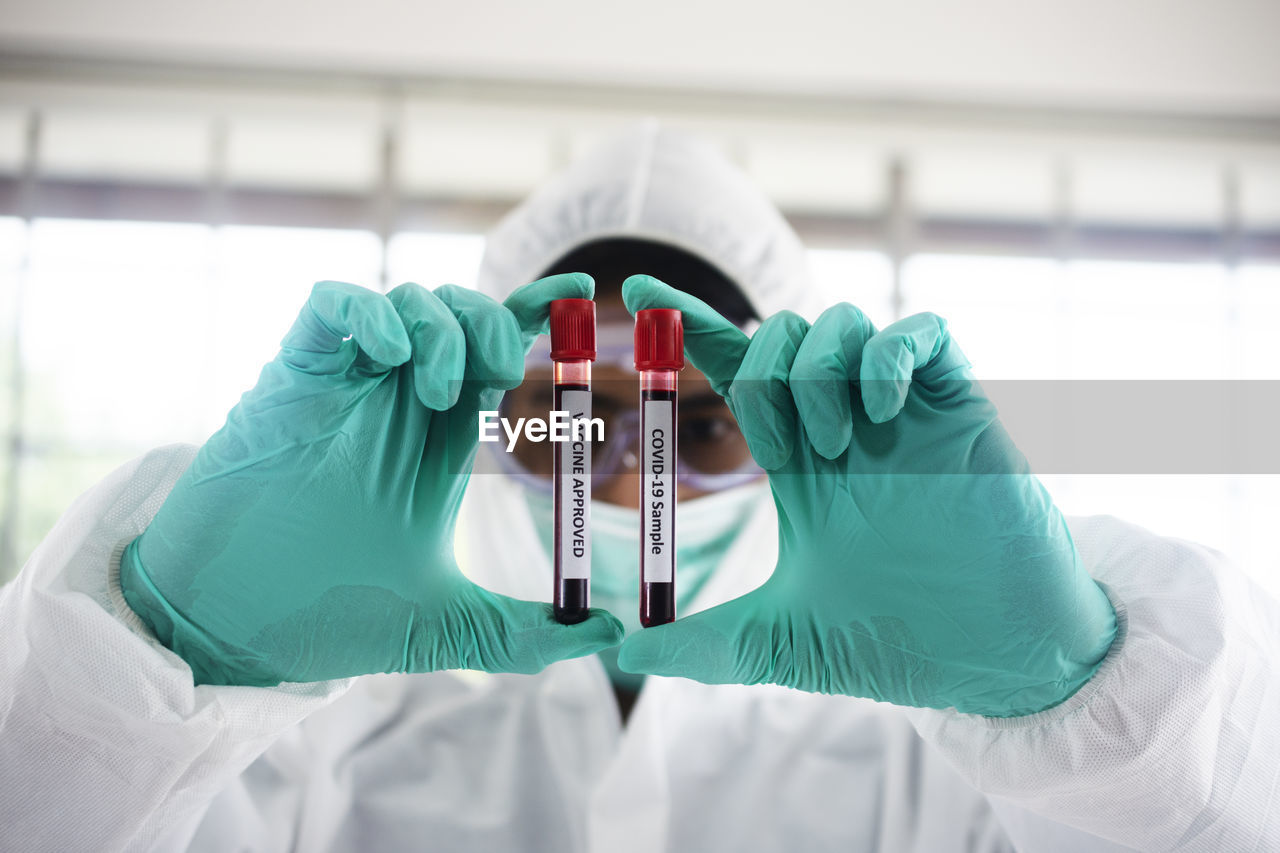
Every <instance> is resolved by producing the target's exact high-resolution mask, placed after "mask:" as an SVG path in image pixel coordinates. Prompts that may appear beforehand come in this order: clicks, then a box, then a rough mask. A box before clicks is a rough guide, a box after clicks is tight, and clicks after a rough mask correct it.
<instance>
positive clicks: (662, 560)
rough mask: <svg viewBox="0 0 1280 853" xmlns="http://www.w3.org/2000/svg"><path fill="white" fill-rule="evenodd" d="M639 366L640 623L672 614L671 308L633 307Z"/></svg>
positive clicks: (680, 345)
mask: <svg viewBox="0 0 1280 853" xmlns="http://www.w3.org/2000/svg"><path fill="white" fill-rule="evenodd" d="M635 346H636V370H638V371H640V441H641V442H642V445H641V452H640V457H641V469H640V624H641V625H643V626H644V627H646V628H649V627H652V626H654V625H662V624H665V623H667V622H674V621H675V618H676V373H677V372H678V371H679V370H680V369H681V368H683V367H684V326H683V325H682V323H681V320H680V312H679V311H677V310H675V309H673V308H650V309H646V310H643V311H637V312H636V341H635Z"/></svg>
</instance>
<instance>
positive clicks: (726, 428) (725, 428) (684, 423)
mask: <svg viewBox="0 0 1280 853" xmlns="http://www.w3.org/2000/svg"><path fill="white" fill-rule="evenodd" d="M736 431H737V424H735V423H734V422H733V419H732V418H731V417H721V416H715V415H700V416H697V417H691V418H681V419H680V430H679V437H680V440H681V441H683V442H689V443H694V444H702V443H714V442H718V441H722V440H724V439H726V438H729V437H730V436H732V435H733V434H734V433H735V432H736Z"/></svg>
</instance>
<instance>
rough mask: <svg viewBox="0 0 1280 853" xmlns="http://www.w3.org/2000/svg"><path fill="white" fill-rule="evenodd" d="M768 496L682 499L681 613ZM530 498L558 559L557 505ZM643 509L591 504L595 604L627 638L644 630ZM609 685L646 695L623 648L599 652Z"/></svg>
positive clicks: (539, 495) (729, 492) (743, 493)
mask: <svg viewBox="0 0 1280 853" xmlns="http://www.w3.org/2000/svg"><path fill="white" fill-rule="evenodd" d="M768 492H769V487H768V482H767V481H766V480H765V479H764V478H760V479H759V480H757V481H756V482H753V483H747V484H746V485H742V486H737V487H735V488H732V489H726V490H724V491H722V492H717V493H715V494H711V495H704V496H703V497H700V498H695V499H692V500H687V501H683V502H681V503H680V504H679V510H678V515H677V517H676V518H677V520H676V611H677V613H679V612H681V611H682V610H683V609H684V608H685V607H687V606H688V605H689V603H690V602H692V601H693V599H694V598H696V597H697V595H698V593H699V592H701V591H702V589H703V588H704V587H705V586H706V583H707V580H708V579H709V578H710V577H711V576H712V575H713V574H714V573H715V571H716V569H717V568H718V567H719V566H720V563H721V561H722V560H723V559H724V555H725V553H726V552H727V551H728V550H729V546H730V545H731V544H733V541H734V540H735V539H736V538H737V537H738V535H739V534H740V533H741V532H742V529H743V526H744V525H745V524H746V521H747V519H748V518H749V517H750V515H751V512H752V510H754V509H755V506H756V504H757V502H759V501H760V500H761V499H763V498H764V496H765V495H767V494H768ZM524 494H525V501H526V503H527V504H528V506H529V512H530V514H531V515H532V517H533V523H534V527H535V528H536V529H537V531H538V540H539V541H540V542H541V543H542V549H543V551H544V552H545V553H546V554H547V558H548V559H551V554H552V547H553V540H552V537H553V533H552V528H553V520H554V517H555V516H554V513H553V509H554V505H553V503H552V500H551V496H550V495H548V494H546V493H544V492H542V491H540V490H537V489H530V488H526V489H524ZM639 563H640V512H639V510H635V509H629V508H626V507H620V506H618V505H616V504H611V503H606V502H604V501H592V503H591V606H592V607H602V608H604V609H605V610H608V611H609V612H610V613H612V614H613V615H614V616H617V617H618V618H619V619H620V620H622V625H623V627H624V628H626V632H627V634H628V635H630V634H632V633H634V632H636V631H639V630H641V626H640V567H639ZM600 659H601V662H602V663H604V665H605V669H606V670H607V671H608V673H609V680H610V681H612V682H613V683H614V685H615V686H617V687H622V688H625V689H628V690H639V689H640V686H641V684H642V683H643V681H644V676H642V675H634V674H632V673H629V672H623V671H622V670H620V669H618V650H617V649H616V648H613V649H606V650H605V651H603V652H601V653H600Z"/></svg>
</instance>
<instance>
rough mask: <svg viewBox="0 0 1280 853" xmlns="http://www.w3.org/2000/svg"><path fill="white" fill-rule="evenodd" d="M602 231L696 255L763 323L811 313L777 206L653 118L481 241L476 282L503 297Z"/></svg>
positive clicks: (799, 252) (801, 258)
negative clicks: (787, 313) (784, 314)
mask: <svg viewBox="0 0 1280 853" xmlns="http://www.w3.org/2000/svg"><path fill="white" fill-rule="evenodd" d="M608 237H632V238H637V239H647V240H653V241H654V242H657V243H663V244H666V245H669V246H673V247H676V248H679V249H682V250H684V251H686V252H689V253H690V254H692V255H695V256H697V257H699V258H701V259H702V260H704V261H706V262H707V263H709V264H711V265H712V266H714V267H716V268H717V269H719V270H720V271H721V272H722V273H724V274H725V275H726V276H727V277H728V278H729V280H730V281H733V282H735V283H736V284H737V285H738V287H739V288H740V289H741V290H742V293H743V295H744V296H745V297H746V298H747V301H748V302H749V303H750V304H751V306H752V307H753V308H755V310H756V314H757V315H758V316H759V317H760V318H761V319H763V318H765V317H767V316H769V315H770V314H774V313H777V312H778V311H780V310H782V309H784V308H789V309H791V310H793V311H796V312H798V313H800V314H802V315H804V316H806V317H810V318H812V316H813V315H814V314H815V313H816V309H818V308H820V306H819V305H818V301H819V299H818V294H817V292H816V291H815V289H814V287H813V286H812V283H811V281H810V278H809V270H808V264H807V262H806V259H805V254H804V249H803V247H802V246H801V245H800V240H799V239H798V238H797V237H796V235H795V232H794V231H792V230H791V227H790V226H789V225H787V223H786V220H784V219H783V218H782V215H781V214H780V213H779V212H778V210H777V208H775V207H774V206H773V204H772V203H771V202H770V201H769V200H768V199H767V198H765V196H764V194H763V193H762V192H761V191H760V190H759V189H758V188H757V187H756V186H755V185H754V184H753V183H752V182H751V180H750V179H749V178H748V177H747V176H746V175H744V174H743V173H742V172H740V171H739V170H738V169H737V168H736V167H734V166H733V165H732V164H731V163H730V162H729V161H728V160H727V159H726V158H725V157H724V156H723V155H722V154H720V153H719V152H718V151H717V150H716V149H714V148H713V147H711V146H710V145H708V144H706V143H704V142H702V141H700V140H697V139H695V138H693V137H690V136H688V135H686V134H683V133H680V132H678V131H675V130H672V129H670V128H667V127H664V126H662V125H660V124H658V123H657V122H654V121H649V122H645V123H643V124H640V125H637V126H635V127H632V128H630V129H628V130H626V131H625V132H623V133H620V134H618V135H617V136H615V137H613V138H611V139H609V140H607V141H605V142H603V143H602V144H600V145H599V146H597V147H596V148H595V149H593V150H592V151H590V152H589V153H588V154H587V155H585V156H584V157H582V158H581V159H579V160H577V161H576V162H574V163H573V164H572V165H571V166H570V167H569V168H568V169H567V170H565V171H564V172H562V173H561V174H559V175H558V176H556V177H554V178H552V179H551V180H550V181H548V182H547V183H545V184H544V185H543V186H542V187H540V188H539V189H538V190H537V191H536V192H535V193H534V194H533V195H532V196H530V197H529V198H528V199H527V200H526V201H525V202H524V203H523V204H521V205H520V206H519V207H517V208H516V209H515V210H514V211H512V212H511V213H510V214H509V215H508V216H507V217H506V218H505V219H503V220H502V222H501V223H500V224H499V225H498V227H497V228H496V229H494V231H493V232H492V233H491V234H490V235H489V239H488V242H487V243H486V245H485V252H484V260H483V262H482V263H481V267H480V276H479V288H480V290H481V292H483V293H486V294H488V295H489V296H492V297H494V298H496V299H499V300H501V299H503V298H505V297H506V296H507V295H508V294H509V293H510V292H511V291H513V290H515V289H516V288H517V287H519V286H520V285H522V284H525V283H527V282H530V281H532V280H534V279H535V278H537V277H538V276H540V275H541V274H542V273H543V272H544V271H545V270H546V269H547V268H548V267H550V266H551V265H552V264H553V263H555V262H556V261H557V260H559V259H560V258H562V257H564V256H565V255H566V254H567V253H569V252H570V251H572V250H574V249H576V248H578V247H580V246H582V245H584V244H586V243H590V242H593V241H595V240H599V239H604V238H608ZM669 283H670V284H672V285H673V286H676V287H679V283H678V282H669Z"/></svg>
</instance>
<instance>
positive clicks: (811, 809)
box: [0, 126, 1280, 853]
mask: <svg viewBox="0 0 1280 853" xmlns="http://www.w3.org/2000/svg"><path fill="white" fill-rule="evenodd" d="M623 234H625V235H632V236H645V237H650V238H653V239H660V240H664V241H667V242H670V243H673V244H676V245H681V246H683V247H685V248H688V249H691V250H695V251H697V253H698V254H700V255H702V256H703V257H704V258H706V259H708V260H710V261H711V262H713V263H716V264H717V265H719V266H720V267H721V268H722V269H723V270H725V271H726V272H727V273H728V274H729V275H730V276H731V277H732V278H734V279H735V280H736V281H739V282H741V283H742V286H743V289H744V292H746V293H747V295H748V297H749V298H750V299H751V300H752V302H753V303H754V304H755V305H756V307H757V309H758V310H759V311H760V312H761V314H762V315H766V314H769V313H772V312H774V311H776V310H778V309H780V308H782V307H800V308H802V309H803V308H804V306H802V305H798V304H796V299H797V293H798V291H797V289H796V288H797V287H798V286H802V285H803V279H802V276H801V274H800V272H799V271H800V270H801V269H802V268H803V260H802V257H801V253H800V249H799V245H798V244H797V243H796V241H795V239H794V237H793V235H791V234H790V232H789V231H787V229H786V227H785V225H784V224H783V223H782V221H781V219H780V217H778V216H777V214H776V213H774V212H773V211H772V210H771V209H770V208H769V207H768V205H767V204H765V203H764V201H763V200H762V199H761V198H760V197H759V196H758V195H756V194H754V192H753V191H752V190H750V189H749V187H748V186H747V184H746V183H745V180H744V179H743V178H742V177H741V176H739V175H738V174H737V173H735V172H734V171H733V170H732V169H731V168H730V167H729V166H728V165H727V164H726V163H724V162H722V161H721V160H720V159H719V158H718V157H717V156H716V155H714V154H713V153H712V152H711V151H710V150H709V149H705V148H703V147H701V146H699V145H697V144H695V143H693V142H690V141H688V140H684V139H682V138H680V137H679V136H677V135H675V134H672V133H670V132H667V131H664V130H660V129H657V128H656V127H654V126H646V127H644V128H642V129H640V130H639V131H637V132H634V133H630V134H627V135H625V136H624V137H622V138H620V139H618V140H616V141H615V142H613V143H611V144H609V145H607V146H605V147H604V148H602V149H600V150H599V151H598V152H597V154H596V155H595V156H594V157H593V158H591V159H589V160H587V161H585V162H583V163H581V164H579V165H578V166H576V167H575V168H573V169H571V170H570V171H569V172H568V173H567V174H566V175H564V176H562V177H561V178H559V179H558V180H556V181H554V182H553V183H552V184H550V185H548V186H547V187H546V188H544V190H543V191H541V192H540V193H538V194H536V195H535V196H534V197H533V198H532V199H531V200H530V201H529V202H527V203H526V204H525V205H523V206H522V207H521V208H520V209H519V210H517V211H516V212H515V213H514V214H513V215H512V217H510V218H509V219H508V220H507V221H506V222H505V223H504V224H503V225H502V226H501V227H499V229H498V230H497V232H496V234H495V235H494V237H493V240H492V243H491V245H490V247H489V249H488V256H487V260H486V265H485V270H484V274H483V280H482V286H484V287H485V288H486V289H488V290H489V291H490V292H492V293H495V294H496V293H498V292H499V291H500V290H504V289H509V288H510V287H512V286H514V285H515V284H517V283H520V282H523V281H525V280H528V279H530V278H532V277H534V276H536V275H537V274H538V273H539V272H541V270H542V269H543V268H545V266H546V265H547V264H549V263H551V262H552V261H553V260H555V259H556V258H558V257H559V256H561V255H562V254H564V252H565V251H567V250H568V249H570V248H572V247H573V246H575V245H579V244H581V243H582V242H584V241H586V240H588V239H592V238H594V237H599V236H607V235H623ZM803 313H808V312H807V311H805V312H803ZM193 455H194V448H190V447H169V448H162V449H160V450H157V451H155V452H152V453H150V454H148V455H146V456H144V457H142V458H140V459H138V460H135V461H134V462H131V463H129V464H128V465H125V466H124V467H122V468H121V469H119V470H118V471H116V472H115V473H113V474H112V475H111V476H109V477H108V478H107V479H106V480H105V481H103V482H102V483H101V484H99V485H98V486H96V487H94V488H93V489H92V490H90V491H89V492H88V493H86V494H85V495H84V496H82V497H81V498H80V499H79V500H78V501H76V503H75V504H73V505H72V507H71V508H70V509H69V510H68V512H67V513H66V515H64V516H63V518H62V519H61V520H60V521H59V522H58V524H57V526H56V527H55V528H54V530H53V531H52V532H51V533H50V534H49V536H48V538H47V539H46V540H45V541H44V543H43V544H42V545H41V546H40V547H39V548H38V549H37V550H36V552H35V553H34V554H33V555H32V556H31V559H30V561H29V562H28V564H27V565H26V567H25V568H24V569H23V571H22V573H21V574H20V575H19V577H18V578H17V579H16V580H15V581H13V582H12V583H10V584H9V585H8V586H6V587H5V588H4V589H3V591H0V631H2V632H3V634H2V636H0V849H3V850H22V851H33V850H59V851H70V850H94V851H103V850H116V849H130V850H152V849H160V850H179V849H194V850H210V851H225V850H255V851H257V850H263V851H268V850H285V849H299V850H361V851H367V850H409V849H413V850H486V851H487V850H521V849H536V850H553V849H554V850H566V851H574V850H594V851H630V850H634V851H643V852H644V853H654V851H659V850H689V851H716V850H734V851H741V850H788V851H790V850H805V851H814V850H846V851H920V853H926V851H927V853H948V851H994V850H1008V849H1014V848H1016V849H1018V850H1023V851H1029V853H1036V852H1037V851H1040V853H1043V852H1044V851H1081V850H1117V849H1126V846H1128V847H1135V848H1140V849H1151V850H1157V849H1158V850H1203V851H1211V850H1212V851H1253V850H1259V851H1260V850H1280V813H1277V812H1276V801H1277V798H1278V797H1280V794H1278V791H1280V786H1278V785H1277V778H1278V774H1280V725H1277V721H1280V675H1278V673H1277V661H1280V649H1278V648H1277V646H1278V645H1280V624H1277V623H1278V622H1280V620H1278V619H1277V613H1278V612H1280V611H1278V609H1277V606H1276V604H1275V603H1274V602H1273V601H1271V600H1270V599H1269V598H1267V597H1266V596H1265V595H1264V594H1263V593H1261V592H1260V591H1258V590H1257V589H1256V588H1255V587H1254V586H1252V585H1251V584H1250V583H1249V582H1248V581H1247V580H1246V579H1245V578H1244V577H1243V576H1242V575H1241V574H1239V573H1237V572H1236V571H1234V570H1233V569H1232V568H1231V567H1229V566H1227V565H1225V564H1224V560H1223V558H1222V557H1221V556H1220V555H1218V554H1215V553H1213V552H1211V551H1208V550H1205V549H1203V548H1200V547H1197V546H1195V545H1191V544H1188V543H1185V542H1180V541H1176V540H1171V539H1164V538H1160V537H1157V536H1154V535H1152V534H1149V533H1147V532H1145V531H1143V530H1140V529H1138V528H1135V527H1132V526H1129V525H1127V524H1124V523H1122V522H1120V521H1117V520H1114V519H1110V518H1093V519H1074V520H1072V521H1071V531H1072V534H1073V536H1074V537H1075V541H1076V543H1077V546H1078V547H1079V549H1080V553H1081V556H1082V557H1083V560H1084V563H1085V565H1086V566H1087V567H1088V568H1089V570H1090V571H1091V573H1092V574H1093V576H1094V577H1095V578H1097V579H1098V580H1099V581H1100V582H1101V583H1102V584H1103V585H1104V587H1105V589H1106V590H1107V593H1108V594H1109V595H1110V597H1111V599H1112V601H1113V603H1114V604H1115V605H1116V609H1117V612H1118V616H1119V624H1120V629H1121V630H1120V636H1119V638H1118V639H1117V641H1116V643H1115V645H1114V646H1113V648H1112V650H1111V652H1110V654H1109V655H1108V657H1107V659H1106V660H1105V662H1104V663H1103V665H1102V667H1101V669H1100V670H1099V671H1098V673H1097V674H1096V675H1095V677H1094V678H1093V679H1092V680H1091V681H1090V682H1089V683H1088V684H1087V685H1086V686H1085V687H1084V688H1083V689H1082V690H1081V691H1080V692H1078V693H1077V694H1076V695H1075V696H1073V697H1072V698H1071V699H1069V700H1068V701H1067V702H1066V703H1064V704H1062V705H1060V706H1058V707H1056V708H1052V709H1050V710H1048V711H1044V712H1042V713H1039V714H1036V715H1033V716H1029V717H1022V718H1016V719H987V718H981V717H974V716H966V715H961V714H956V713H952V712H944V711H931V710H908V711H904V710H902V709H900V708H896V707H893V706H890V705H885V704H877V703H875V702H871V701H866V700H860V699H854V698H849V697H843V696H821V695H812V694H806V693H802V692H799V691H795V690H790V689H784V688H777V687H771V686H757V687H743V686H707V685H702V684H698V683H695V682H692V681H687V680H684V679H663V678H650V679H649V680H648V683H647V685H646V686H645V688H644V691H643V693H642V694H641V698H640V700H639V702H638V704H637V705H636V708H635V710H634V712H633V715H632V717H631V720H630V723H629V725H628V726H627V727H626V728H625V729H623V728H622V727H621V726H620V723H619V719H618V715H617V712H616V710H615V705H614V702H613V697H612V693H611V689H610V685H609V683H608V681H607V679H606V677H605V674H604V671H603V669H602V667H601V665H600V663H599V662H598V660H597V659H596V658H594V657H593V658H585V659H581V660H571V661H565V662H562V663H559V664H555V665H553V666H551V667H549V668H548V669H547V670H545V671H544V672H543V673H541V674H539V675H536V676H522V675H483V674H476V673H457V672H440V673H432V674H427V675H413V676H404V675H379V676H366V677H362V678H355V679H347V680H343V681H335V682H326V683H320V684H304V685H282V686H280V687H277V688H272V689H263V688H250V687H214V686H200V687H193V685H192V678H191V672H190V670H189V668H188V667H187V666H186V665H185V664H184V663H183V661H182V660H181V659H179V658H178V657H177V656H175V655H174V654H172V653H171V652H169V651H168V650H166V649H165V648H163V647H162V646H160V645H159V644H158V643H157V642H156V641H155V639H154V638H153V637H151V636H150V635H149V632H148V631H147V630H146V629H145V628H144V627H143V626H142V624H141V622H140V621H139V620H138V619H137V618H136V617H135V616H134V615H133V614H132V612H131V611H130V610H129V609H128V607H127V606H126V605H125V604H124V602H123V599H122V597H121V594H120V591H119V583H118V559H119V554H120V551H121V550H122V549H123V546H124V545H125V544H126V543H128V542H129V541H130V540H132V539H133V538H134V537H135V536H137V535H138V534H139V533H140V532H141V531H142V530H143V529H144V528H145V527H146V525H147V523H148V521H149V520H150V519H151V517H152V516H153V515H154V514H155V512H156V510H157V508H158V507H159V506H160V504H161V503H162V502H163V500H164V498H165V496H166V495H167V494H168V492H169V490H170V489H171V487H172V486H173V483H174V482H175V480H176V479H177V477H178V475H179V474H180V473H181V472H182V470H183V469H184V468H185V467H186V466H187V465H188V464H189V463H190V461H191V459H192V457H193ZM481 459H482V462H483V459H484V457H483V454H482V457H481ZM468 499H469V504H468V509H467V518H468V521H467V524H468V526H469V529H470V531H471V533H472V535H471V536H470V542H469V545H468V547H467V548H466V549H465V558H466V563H467V567H468V570H469V571H470V572H471V574H472V575H473V576H474V577H475V578H476V579H477V580H479V581H481V582H482V583H485V584H486V585H488V586H490V587H491V588H494V589H496V590H500V591H502V592H506V593H509V594H514V595H519V596H521V597H525V598H530V599H535V600H540V599H545V598H546V596H547V592H548V590H549V588H550V575H551V570H550V567H549V565H548V563H547V560H546V558H545V556H544V555H543V553H542V551H541V548H540V547H539V545H538V539H537V536H536V533H535V531H534V529H533V524H532V522H531V520H530V518H529V513H528V509H527V504H526V502H525V501H524V500H523V498H522V495H521V493H520V487H519V486H518V485H516V484H515V483H513V482H511V481H509V480H507V479H505V478H503V477H502V476H500V475H497V474H492V473H484V472H483V471H479V470H478V472H477V475H476V476H475V477H474V478H473V482H472V486H471V489H470V491H469V493H468ZM775 554H776V528H775V519H774V516H773V507H772V504H771V502H770V501H768V500H767V499H765V500H762V501H761V502H760V503H759V506H758V509H757V510H756V511H755V515H754V517H753V518H752V520H751V522H750V523H748V524H747V525H745V527H744V529H743V532H742V534H741V535H740V537H739V538H738V539H737V540H736V542H735V543H734V544H733V545H732V546H731V547H730V549H729V551H728V553H726V555H725V557H724V562H723V568H722V570H719V571H717V572H716V574H715V575H714V576H713V577H712V578H711V580H709V581H708V583H707V586H706V587H705V588H704V589H703V591H702V593H701V598H700V600H699V601H698V602H697V603H696V605H695V609H700V608H701V607H706V606H710V605H712V604H715V603H719V602H721V601H724V600H726V599H728V598H730V597H733V596H735V595H737V594H739V593H741V592H744V591H746V590H749V589H751V588H753V587H754V586H756V585H758V584H759V583H760V582H761V581H762V580H763V579H764V578H765V577H766V576H767V575H768V573H769V571H770V570H771V568H772V565H773V560H774V556H775ZM1104 839H1110V840H1109V841H1108V840H1104Z"/></svg>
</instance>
